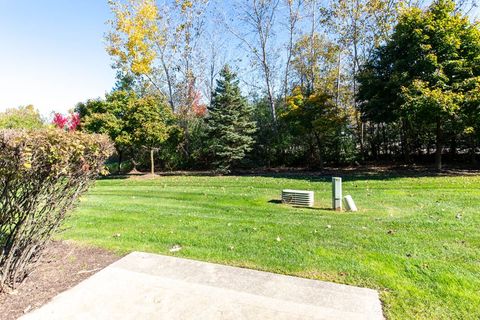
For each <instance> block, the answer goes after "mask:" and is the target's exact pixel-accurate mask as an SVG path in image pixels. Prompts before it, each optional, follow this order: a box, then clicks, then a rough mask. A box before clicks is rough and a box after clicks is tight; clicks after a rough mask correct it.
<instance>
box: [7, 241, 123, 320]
mask: <svg viewBox="0 0 480 320" xmlns="http://www.w3.org/2000/svg"><path fill="white" fill-rule="evenodd" d="M119 258H120V257H119V256H117V255H115V254H113V253H111V252H109V251H105V250H102V249H98V248H92V247H85V246H80V245H78V244H74V243H72V242H69V241H55V242H52V243H50V245H49V246H48V248H47V250H46V252H45V254H44V255H43V257H42V258H41V260H40V263H39V265H38V267H37V268H36V269H35V271H34V272H33V273H32V274H31V275H30V276H29V277H28V278H27V279H25V282H24V283H23V284H22V285H20V286H19V287H18V288H17V289H16V290H15V291H14V292H12V293H9V294H7V293H3V294H2V293H0V318H1V319H2V320H14V319H17V318H18V317H20V316H22V315H23V314H25V313H27V312H30V311H32V310H34V309H36V308H38V307H40V306H42V305H44V304H45V303H47V302H48V301H49V300H50V299H52V298H53V297H55V296H56V295H57V294H59V293H61V292H63V291H65V290H67V289H69V288H71V287H73V286H75V285H76V284H78V283H79V282H81V281H83V280H85V279H86V278H88V277H90V276H92V275H93V274H95V273H96V272H98V271H100V270H102V269H103V268H105V267H106V266H108V265H110V264H111V263H113V262H114V261H116V260H118V259H119Z"/></svg>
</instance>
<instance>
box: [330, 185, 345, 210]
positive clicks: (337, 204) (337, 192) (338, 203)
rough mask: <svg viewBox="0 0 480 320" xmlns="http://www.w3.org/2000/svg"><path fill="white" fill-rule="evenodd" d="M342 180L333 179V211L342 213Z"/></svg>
mask: <svg viewBox="0 0 480 320" xmlns="http://www.w3.org/2000/svg"><path fill="white" fill-rule="evenodd" d="M342 200H343V198H342V178H338V177H333V178H332V209H333V210H335V211H342Z"/></svg>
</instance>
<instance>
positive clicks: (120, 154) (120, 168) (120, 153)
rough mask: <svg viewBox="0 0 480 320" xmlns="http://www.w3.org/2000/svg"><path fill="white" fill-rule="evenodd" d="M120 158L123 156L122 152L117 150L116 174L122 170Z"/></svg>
mask: <svg viewBox="0 0 480 320" xmlns="http://www.w3.org/2000/svg"><path fill="white" fill-rule="evenodd" d="M122 158H123V152H122V151H119V152H118V171H117V173H118V174H120V173H121V171H122Z"/></svg>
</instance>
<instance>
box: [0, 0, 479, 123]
mask: <svg viewBox="0 0 480 320" xmlns="http://www.w3.org/2000/svg"><path fill="white" fill-rule="evenodd" d="M229 1H230V0H229ZM220 3H222V2H220ZM222 4H224V5H225V4H227V7H226V8H227V9H225V10H227V11H228V7H229V5H228V2H223V3H222ZM229 9H230V10H231V8H229ZM478 13H479V11H478V8H477V9H476V10H475V12H472V16H477V17H478ZM109 17H110V10H109V7H108V4H107V0H0V48H1V49H0V111H3V110H5V109H7V108H13V107H18V106H20V105H27V104H33V105H34V106H35V107H37V108H38V109H39V110H40V112H41V113H42V114H43V115H44V116H48V115H49V114H50V113H51V112H52V111H59V112H66V111H68V110H69V109H72V108H73V107H74V106H75V104H76V103H78V102H80V101H85V100H86V99H89V98H96V97H102V96H104V94H105V92H107V91H110V90H111V88H112V86H113V84H114V82H115V71H114V70H112V69H111V67H110V65H111V61H110V58H109V56H108V55H107V53H106V52H105V48H104V42H103V37H104V33H105V32H106V31H107V30H108V26H107V25H106V20H107V19H109ZM230 47H232V48H230V49H232V50H233V49H235V48H236V46H234V45H233V44H230ZM233 51H235V52H236V51H238V50H236V49H235V50H233ZM230 58H232V57H230Z"/></svg>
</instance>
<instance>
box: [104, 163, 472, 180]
mask: <svg viewBox="0 0 480 320" xmlns="http://www.w3.org/2000/svg"><path fill="white" fill-rule="evenodd" d="M157 175H158V177H159V178H161V177H163V176H166V177H168V176H188V177H221V175H219V174H218V173H216V172H213V171H171V172H157ZM467 175H468V176H475V175H480V170H472V169H466V170H464V169H457V168H451V169H445V170H441V171H437V170H435V169H433V168H431V167H423V166H363V167H348V168H327V169H324V170H321V171H311V170H307V169H299V168H280V169H257V170H238V171H235V172H233V173H232V174H230V175H227V177H228V176H240V177H265V178H279V179H295V180H306V181H310V182H330V181H331V178H332V177H342V178H343V180H344V181H359V180H386V181H387V180H395V179H401V178H425V177H454V176H467ZM130 178H135V179H151V177H150V176H149V175H148V174H147V173H145V174H143V173H139V174H123V175H122V174H118V175H117V174H114V175H110V176H105V177H101V178H100V179H101V180H109V179H112V180H125V179H130Z"/></svg>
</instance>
